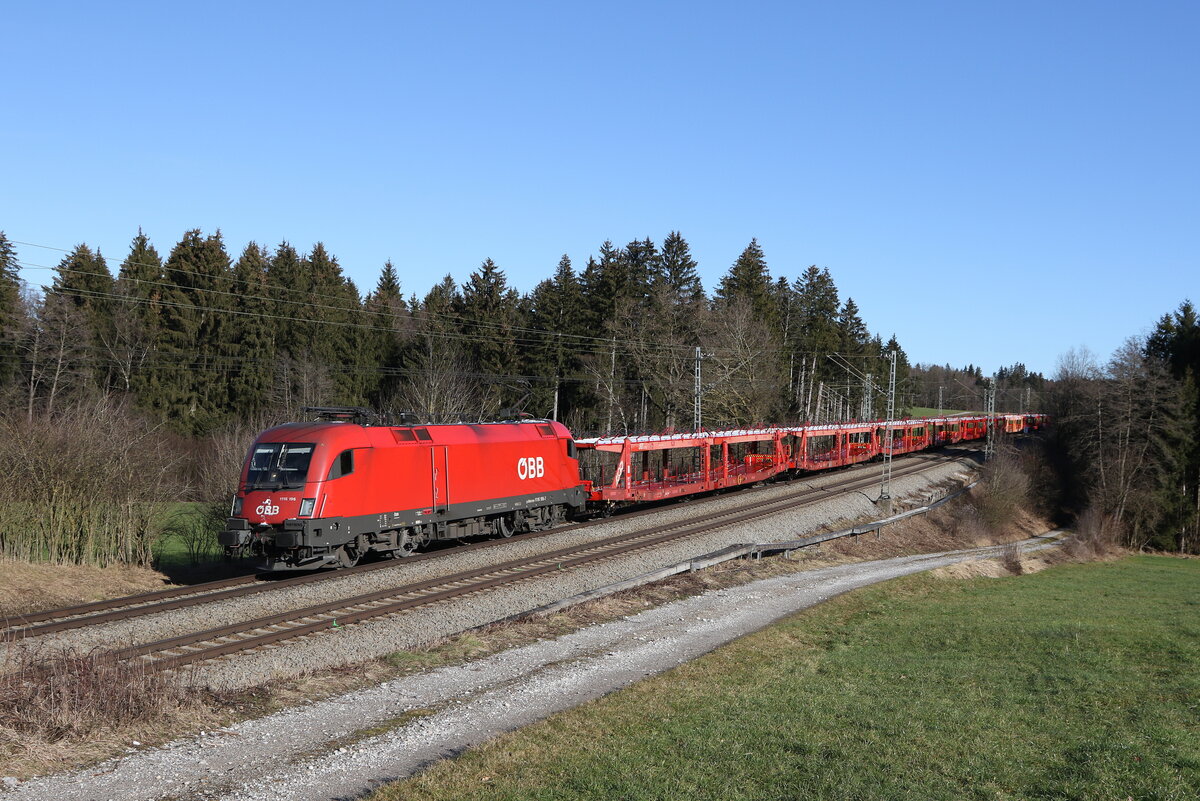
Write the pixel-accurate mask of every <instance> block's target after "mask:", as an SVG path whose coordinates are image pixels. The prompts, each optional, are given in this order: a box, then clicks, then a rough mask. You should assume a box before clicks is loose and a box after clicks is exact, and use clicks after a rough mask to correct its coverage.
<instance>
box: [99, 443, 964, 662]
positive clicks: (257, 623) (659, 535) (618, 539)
mask: <svg viewBox="0 0 1200 801" xmlns="http://www.w3.org/2000/svg"><path fill="white" fill-rule="evenodd" d="M942 463H943V462H940V461H939V462H935V463H930V462H928V461H922V462H917V463H914V464H909V465H905V466H904V467H903V468H898V469H897V470H896V471H895V473H894V475H896V476H903V475H910V474H914V473H919V472H922V471H925V470H929V469H932V468H933V467H935V466H940V464H942ZM876 483H877V478H876V477H875V476H867V477H852V478H850V479H848V480H845V481H841V482H838V483H837V484H836V485H834V486H830V487H822V488H816V489H813V488H809V489H806V490H804V491H802V492H800V493H797V494H795V495H791V496H789V497H786V498H782V499H779V500H776V501H770V502H766V503H751V504H747V505H743V506H737V507H734V508H732V509H728V510H725V511H723V512H716V513H711V512H710V513H704V512H700V513H699V514H698V515H697V516H696V517H699V518H702V520H699V521H698V520H697V519H696V517H693V518H691V519H689V520H685V521H679V522H674V523H669V524H666V525H661V526H654V527H651V528H648V529H645V530H641V531H637V532H634V533H632V534H629V533H626V534H620V535H614V536H611V537H606V538H603V539H600V540H595V541H592V542H586V543H579V544H576V545H572V546H568V547H564V548H558V549H555V550H551V551H549V552H545V553H541V554H536V555H533V556H528V557H525V558H521V559H513V560H508V561H503V562H499V563H496V564H492V565H487V566H484V567H480V568H475V569H472V570H465V571H461V572H457V573H453V574H450V575H447V576H442V577H439V578H433V579H428V580H425V581H420V582H416V583H411V584H406V585H402V586H397V587H391V588H386V589H381V590H376V591H373V592H368V593H365V594H362V595H356V596H353V597H350V598H345V599H341V600H336V601H331V602H326V603H322V604H317V605H314V606H308V607H305V608H302V609H296V610H291V611H287V612H281V613H279V614H276V615H270V616H266V617H259V618H255V619H253V620H248V621H243V622H238V623H232V624H230V625H226V626H221V627H217V628H212V629H208V630H205V631H199V632H194V633H190V634H185V635H181V636H178V637H172V638H168V639H163V640H158V641H156V642H148V643H144V644H140V645H134V646H130V647H127V648H122V649H118V650H116V651H114V654H115V655H116V656H117V657H118V658H120V659H127V660H138V661H139V662H140V663H141V664H143V665H144V666H145V667H147V668H148V669H154V670H170V669H174V668H178V667H182V666H185V665H189V664H195V663H198V662H203V661H207V660H212V659H217V658H220V657H224V656H228V655H231V654H236V653H239V652H243V651H248V650H252V649H258V648H263V647H268V646H272V645H275V644H277V643H280V642H282V641H284V640H290V639H294V638H298V637H304V636H307V635H312V634H317V633H320V632H328V631H330V630H336V629H338V628H340V627H343V626H349V625H351V624H354V623H358V622H361V621H364V620H369V619H372V618H379V617H384V616H387V615H393V614H396V613H399V612H404V611H406V610H411V609H415V608H417V607H423V606H427V605H429V604H434V603H439V602H443V601H448V600H451V599H457V598H462V597H464V596H469V595H473V594H476V593H481V592H486V591H488V590H491V589H494V588H498V587H505V586H510V585H513V584H517V583H520V582H523V581H528V580H531V579H535V578H537V577H541V576H547V575H553V574H555V573H558V572H560V571H566V570H571V569H572V568H576V567H581V566H583V565H588V564H592V563H595V562H598V561H601V560H605V559H611V558H615V557H619V556H624V555H627V554H630V553H634V552H637V551H643V550H646V549H651V548H654V547H656V546H659V545H662V544H664V543H669V542H674V541H677V540H682V539H686V538H688V537H693V536H698V535H702V534H706V533H709V532H711V531H713V530H714V529H717V528H723V527H727V526H732V525H738V524H741V523H745V522H748V521H751V520H757V519H760V518H764V517H768V516H770V515H773V514H777V513H780V512H783V511H787V510H790V509H794V508H796V507H800V506H805V505H809V504H813V503H817V502H819V501H821V500H824V499H826V498H829V497H830V496H831V494H834V493H839V492H854V491H859V490H862V489H865V488H868V487H871V486H874V485H875V484H876ZM493 542H494V541H493ZM430 556H432V554H430ZM385 564H392V563H385ZM287 585H288V583H287V582H285V583H284V584H283V586H287Z"/></svg>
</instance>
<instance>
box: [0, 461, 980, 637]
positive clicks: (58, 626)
mask: <svg viewBox="0 0 1200 801" xmlns="http://www.w3.org/2000/svg"><path fill="white" fill-rule="evenodd" d="M958 455H961V452H960V453H959V454H957V455H956V454H954V453H952V452H951V453H948V454H920V455H917V456H913V457H910V459H911V460H913V461H920V462H929V461H934V462H938V463H941V462H943V461H946V460H948V459H952V458H957V456H958ZM869 472H871V473H872V474H873V473H875V472H876V471H869ZM905 474H906V473H904V472H901V471H900V470H899V469H897V470H896V471H895V473H894V475H898V476H899V475H905ZM849 480H850V481H859V480H862V479H860V478H858V477H853V478H851V479H849ZM874 481H875V476H874V475H872V476H871V477H870V480H869V481H868V484H869V483H873V482H874ZM843 490H844V491H848V492H849V491H854V488H853V487H848V486H843V485H842V482H837V483H834V484H833V485H831V486H828V487H821V488H816V489H807V490H802V491H801V492H799V493H797V494H796V495H793V496H790V499H791V501H792V502H793V503H797V504H801V503H803V502H805V500H806V499H808V498H818V497H824V496H827V495H829V494H830V493H832V492H839V491H843ZM755 491H756V490H755V489H748V490H747V491H746V492H745V494H746V495H748V496H751V497H750V498H749V501H750V502H749V503H748V504H746V507H745V508H752V507H753V506H754V502H753V497H752V496H753V495H754V494H755ZM702 504H703V501H701V502H700V504H699V505H702ZM662 508H663V506H662V505H660V504H656V505H653V506H650V507H648V508H643V509H638V510H635V511H631V512H624V513H621V517H622V518H623V519H635V518H637V517H641V516H643V515H648V514H653V513H655V512H657V511H660V510H661V509H662ZM605 522H606V520H605V519H597V520H589V521H584V522H580V523H573V524H570V525H566V526H559V527H557V528H554V529H550V530H547V531H538V532H531V533H528V534H523V535H521V541H522V542H528V541H531V540H535V539H538V538H541V537H546V536H551V535H557V534H562V533H565V532H569V531H573V530H577V529H583V528H590V527H592V526H595V525H601V524H603V523H605ZM505 542H507V541H506V540H504V539H493V540H486V541H483V542H476V543H470V544H467V545H461V546H457V547H454V548H450V549H444V550H438V551H430V552H425V553H420V554H416V555H414V556H411V557H408V558H405V559H403V560H400V561H397V560H384V561H380V562H371V563H367V564H362V565H358V566H356V567H353V568H348V569H343V570H338V571H333V572H328V571H321V572H315V573H306V574H302V575H295V576H289V577H286V578H278V579H266V578H264V577H262V576H254V575H252V576H237V577H234V578H228V579H221V580H218V581H211V582H205V583H203V584H195V585H189V586H186V587H172V588H170V589H165V590H157V591H154V592H149V593H143V594H139V595H133V596H125V597H122V598H113V599H110V600H105V601H96V602H93V603H88V604H81V605H79V606H73V607H66V608H61V609H50V610H45V611H42V612H35V613H30V614H25V615H21V616H19V617H17V618H15V619H14V618H9V619H8V620H6V621H5V625H4V626H3V627H2V628H0V641H12V640H18V639H24V638H29V637H38V636H42V635H47V634H54V633H58V632H63V631H69V630H71V629H77V628H83V627H87V626H97V625H102V624H106V623H113V622H118V621H121V620H128V619H130V618H134V617H139V616H141V615H149V614H157V613H159V612H168V611H172V610H176V609H186V608H188V607H192V606H198V605H201V604H206V603H213V602H216V601H224V600H230V599H235V598H244V597H247V596H250V595H255V594H258V593H261V592H269V591H272V590H276V589H280V588H287V587H297V586H301V585H304V584H310V583H316V582H325V581H338V580H343V579H349V578H352V577H354V576H357V575H361V574H362V573H367V572H373V571H376V570H385V569H388V568H392V567H396V566H398V565H402V564H412V563H415V562H419V561H423V560H429V559H438V558H442V557H445V556H447V555H450V554H459V553H463V552H466V551H474V550H480V549H486V548H494V547H499V546H502V545H503V544H505Z"/></svg>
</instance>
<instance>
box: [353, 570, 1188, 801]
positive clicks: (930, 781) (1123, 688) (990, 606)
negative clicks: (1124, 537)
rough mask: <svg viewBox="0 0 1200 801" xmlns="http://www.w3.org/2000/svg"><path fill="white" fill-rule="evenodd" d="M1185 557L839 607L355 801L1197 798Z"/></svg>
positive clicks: (885, 588)
mask: <svg viewBox="0 0 1200 801" xmlns="http://www.w3.org/2000/svg"><path fill="white" fill-rule="evenodd" d="M1198 587H1200V560H1184V559H1172V558H1167V557H1134V558H1127V559H1124V560H1121V561H1118V562H1108V563H1099V564H1096V563H1093V564H1084V565H1066V566H1060V567H1057V568H1054V569H1051V570H1047V571H1045V572H1042V573H1039V574H1037V575H1032V576H1024V577H1020V578H1008V579H1000V580H996V579H975V580H971V581H963V582H960V581H945V580H940V579H939V578H936V577H931V576H918V577H912V578H908V579H904V580H901V581H896V582H891V583H888V584H886V585H882V586H879V587H875V588H870V589H867V590H860V591H858V592H856V593H853V594H851V595H848V596H843V597H841V598H838V599H836V600H834V601H832V602H830V603H827V604H825V605H823V606H821V607H818V608H817V609H814V610H811V611H809V612H806V613H804V614H801V615H798V616H797V617H795V618H793V619H791V620H790V621H788V622H785V623H783V624H781V625H778V626H775V627H772V628H770V629H768V630H765V631H763V632H760V633H758V634H756V635H753V636H750V637H747V638H745V639H743V640H740V641H738V642H736V643H734V644H732V645H730V646H728V647H725V648H722V649H720V650H718V651H717V652H714V653H713V654H710V655H708V656H707V657H704V658H702V659H700V660H697V661H695V662H692V663H689V664H687V665H684V666H681V667H680V668H678V669H676V670H674V671H672V672H670V673H668V674H665V675H663V676H660V677H657V678H654V679H650V680H647V681H644V682H641V683H639V684H637V685H635V686H634V687H631V688H629V689H628V690H625V691H622V692H619V693H616V694H614V695H612V696H609V697H607V698H605V699H601V700H600V701H597V702H594V703H590V704H587V705H585V706H583V707H581V708H579V709H576V710H573V711H571V712H568V713H564V714H561V715H557V716H554V717H553V718H551V719H549V720H547V721H545V722H543V723H541V724H538V725H535V726H532V727H530V728H528V729H525V730H522V731H520V732H516V733H513V734H512V735H509V736H506V737H503V738H500V739H498V740H496V741H494V742H492V743H489V744H488V745H486V746H484V747H482V748H480V749H478V750H476V751H473V752H470V753H468V754H466V755H465V756H463V757H462V758H460V759H458V760H454V761H448V762H444V763H441V764H439V765H437V766H435V767H434V768H433V769H432V770H430V771H429V773H427V774H425V775H423V776H420V777H418V778H417V779H414V780H411V781H407V782H402V783H399V784H396V785H392V786H391V787H388V788H385V789H383V790H382V791H380V792H379V793H378V794H376V795H375V796H374V797H373V801H392V800H393V799H400V798H405V799H410V798H426V799H447V798H479V797H486V798H537V799H570V798H629V799H633V798H636V799H678V798H689V799H705V798H713V799H743V798H754V799H776V798H778V799H785V798H786V799H791V798H822V799H842V798H846V799H849V798H853V799H898V798H914V799H918V798H919V799H923V800H924V799H959V798H978V799H1013V798H1114V799H1125V798H1138V799H1193V798H1196V797H1200V670H1198V669H1197V665H1198V664H1200V595H1198V594H1197V592H1196V590H1197V588H1198Z"/></svg>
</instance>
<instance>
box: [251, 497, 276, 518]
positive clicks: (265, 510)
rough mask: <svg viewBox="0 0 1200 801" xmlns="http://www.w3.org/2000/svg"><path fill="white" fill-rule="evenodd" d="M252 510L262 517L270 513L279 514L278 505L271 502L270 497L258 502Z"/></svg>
mask: <svg viewBox="0 0 1200 801" xmlns="http://www.w3.org/2000/svg"><path fill="white" fill-rule="evenodd" d="M254 511H256V512H258V513H259V514H260V515H262V516H264V517H269V516H271V515H277V514H279V507H278V506H275V505H274V504H272V503H271V499H270V498H267V499H266V500H265V501H263V502H262V503H260V504H259V505H258V506H257V507H256V508H255V510H254Z"/></svg>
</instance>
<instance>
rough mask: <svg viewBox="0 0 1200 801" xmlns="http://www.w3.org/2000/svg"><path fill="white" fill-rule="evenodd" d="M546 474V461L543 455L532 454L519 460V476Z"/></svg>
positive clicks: (537, 476) (521, 477) (538, 476)
mask: <svg viewBox="0 0 1200 801" xmlns="http://www.w3.org/2000/svg"><path fill="white" fill-rule="evenodd" d="M544 475H546V463H545V461H544V460H543V459H542V457H541V456H530V457H528V458H523V459H518V460H517V478H519V479H521V480H522V481H524V480H525V479H527V478H541V477H542V476H544Z"/></svg>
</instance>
